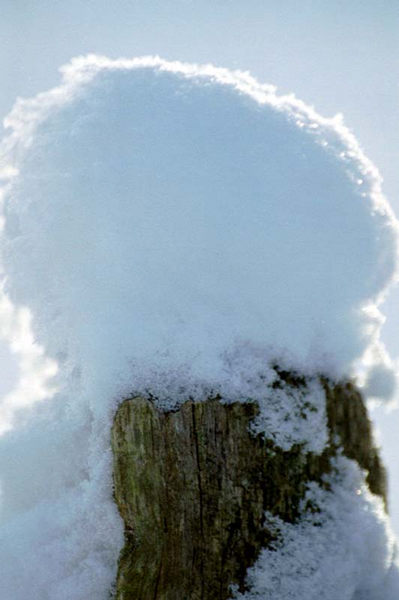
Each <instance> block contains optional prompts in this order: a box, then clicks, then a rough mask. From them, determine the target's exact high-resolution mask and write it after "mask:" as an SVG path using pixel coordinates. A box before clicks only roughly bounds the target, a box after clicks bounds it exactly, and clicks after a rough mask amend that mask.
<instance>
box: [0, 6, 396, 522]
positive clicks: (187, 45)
mask: <svg viewBox="0 0 399 600" xmlns="http://www.w3.org/2000/svg"><path fill="white" fill-rule="evenodd" d="M1 8H2V11H1V20H0V80H1V89H2V93H1V95H0V115H1V117H2V118H3V117H4V116H5V115H6V114H7V112H8V111H9V109H10V108H11V106H12V104H13V102H14V100H15V98H16V96H25V97H26V96H31V95H33V94H36V93H37V92H40V91H43V90H45V89H47V88H49V87H51V86H53V85H55V84H56V83H57V82H58V80H59V76H58V71H57V69H58V67H59V66H60V65H62V64H63V63H65V62H67V61H68V60H69V59H70V58H71V57H72V56H75V55H77V54H86V53H88V52H96V53H100V54H106V55H109V56H111V57H117V56H120V55H124V56H135V55H143V54H159V55H161V56H163V57H164V58H167V59H179V60H186V61H190V62H212V63H214V64H216V65H218V66H225V67H230V68H239V69H243V70H249V71H251V73H252V74H253V75H255V76H256V77H257V78H258V79H260V80H262V81H265V82H270V83H273V84H275V85H277V87H278V88H279V90H280V91H281V92H291V91H292V92H295V94H296V95H297V96H298V97H299V98H301V99H303V100H304V101H306V102H307V103H308V104H311V105H314V106H315V107H316V109H317V110H318V111H319V112H320V113H321V114H323V115H326V116H330V115H333V114H335V113H337V112H342V113H343V114H344V117H345V121H346V124H347V125H348V126H349V127H350V128H351V129H352V130H353V131H354V133H355V134H356V136H357V137H358V139H359V140H360V142H361V144H362V145H363V147H364V149H365V150H366V152H367V154H368V155H369V156H370V158H371V159H372V160H373V161H374V162H375V164H376V165H377V166H378V168H379V169H380V171H381V173H382V175H383V177H384V181H385V184H384V189H385V192H386V194H387V196H388V198H389V200H390V202H391V204H392V206H393V207H394V209H395V210H396V212H397V214H399V178H398V166H397V165H398V163H399V145H398V131H399V2H398V1H397V0H350V2H348V1H347V0H331V1H329V2H327V1H325V0H302V2H298V1H297V0H296V1H294V0H282V1H276V0H272V1H268V0H263V1H261V0H248V1H246V2H243V1H241V2H238V1H236V0H224V1H221V0H200V1H190V0H173V1H172V0H162V1H154V0H137V1H135V0H130V1H128V0H115V1H113V2H110V1H109V0H108V1H106V0H85V1H84V2H82V1H80V0H79V1H78V0H70V1H69V2H64V1H63V2H61V1H59V0H3V1H2V3H1ZM398 304H399V292H396V293H393V294H391V297H390V299H389V300H388V302H387V304H386V309H385V312H386V314H387V316H388V320H387V325H386V327H385V330H384V338H385V342H386V343H387V345H388V347H389V348H390V350H391V353H392V354H393V355H394V357H395V356H396V357H397V356H399V335H398V333H399V315H398ZM0 358H1V357H0ZM378 418H379V422H380V424H381V427H382V428H383V436H384V438H383V439H384V440H385V446H386V450H385V452H386V456H387V457H388V460H389V463H390V465H392V467H391V469H393V468H394V466H395V465H396V462H397V461H396V456H397V454H399V447H398V443H397V441H396V435H397V434H396V431H397V426H398V417H397V416H396V415H395V416H393V415H391V416H390V417H386V416H383V415H380V416H379V417H378ZM395 477H397V475H396V474H395V473H392V479H393V487H394V489H395V490H398V492H399V483H396V479H395ZM395 494H396V491H395ZM395 510H396V511H397V514H398V516H395V517H394V518H395V519H396V529H397V531H399V509H395ZM395 514H396V513H395Z"/></svg>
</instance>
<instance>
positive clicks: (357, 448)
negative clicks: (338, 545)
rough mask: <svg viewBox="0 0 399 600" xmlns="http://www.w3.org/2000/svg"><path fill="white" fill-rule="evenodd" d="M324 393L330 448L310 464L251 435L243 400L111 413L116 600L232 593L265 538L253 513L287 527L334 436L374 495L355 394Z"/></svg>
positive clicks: (137, 405)
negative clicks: (118, 544)
mask: <svg viewBox="0 0 399 600" xmlns="http://www.w3.org/2000/svg"><path fill="white" fill-rule="evenodd" d="M281 376H282V377H284V374H282V375H281ZM292 385H297V383H295V382H294V383H293V384H292ZM324 386H325V390H326V402H327V413H328V420H329V429H330V445H329V447H328V448H327V449H326V451H325V452H324V453H323V454H322V455H321V456H316V455H312V454H311V453H304V452H303V450H302V448H301V447H299V446H298V447H294V448H292V449H291V450H290V451H289V452H284V451H282V450H281V449H279V448H278V447H275V446H273V444H272V443H271V442H270V441H268V440H264V439H263V438H262V436H259V435H258V436H254V435H253V434H251V433H250V432H249V425H250V422H251V420H252V419H253V418H254V417H255V416H256V414H257V412H258V407H257V405H256V404H253V403H247V404H240V403H234V404H222V403H221V402H220V400H219V399H217V398H216V399H209V400H206V401H204V402H202V403H193V402H192V401H188V402H186V403H185V404H183V405H182V406H181V407H180V408H179V409H178V410H176V411H174V412H166V413H165V412H161V411H160V410H158V409H157V408H156V407H155V406H154V404H153V403H152V402H151V401H150V400H146V399H143V398H132V399H129V400H126V401H124V402H123V403H122V404H121V405H120V407H119V409H118V411H117V414H116V416H115V421H114V425H113V429H112V447H113V452H114V490H115V500H116V502H117V505H118V509H119V512H120V514H121V516H122V518H123V520H124V523H125V546H124V548H123V550H122V552H121V555H120V559H119V570H118V576H117V586H116V598H117V600H226V599H227V598H229V597H230V594H229V586H230V584H233V583H234V584H237V585H238V586H239V588H240V590H241V591H244V589H245V586H244V582H245V574H246V570H247V568H248V567H249V566H251V565H252V564H253V563H254V562H255V560H256V558H257V556H258V555H259V552H260V550H261V548H262V547H265V546H267V545H268V544H269V543H270V542H271V541H272V536H271V534H270V532H268V530H267V524H266V523H265V520H264V512H265V511H266V510H267V511H270V512H272V513H273V514H277V515H279V516H280V517H281V518H282V519H284V520H286V521H291V522H292V521H295V519H296V518H297V517H298V515H299V503H300V500H301V498H302V497H303V495H304V492H305V488H306V484H307V482H308V481H310V480H316V481H319V482H321V479H322V475H323V473H326V472H328V470H329V469H330V459H331V457H332V456H333V455H334V454H335V452H336V445H335V444H336V439H337V436H339V439H340V445H342V447H343V449H344V452H345V454H346V455H347V456H349V457H350V458H354V459H356V460H358V462H359V464H360V465H361V466H362V467H363V468H365V469H368V470H369V471H370V475H369V485H370V488H371V489H372V491H374V493H378V494H380V495H382V496H383V497H385V473H384V470H383V467H382V465H381V463H380V461H379V458H378V454H377V452H376V450H375V448H374V445H373V442H372V438H371V429H370V423H369V421H368V418H367V413H366V410H365V407H364V405H363V402H362V399H361V397H360V394H359V393H358V392H357V391H356V389H355V388H354V387H353V386H352V385H351V384H342V385H340V386H334V387H331V386H329V385H328V383H327V382H324ZM348 419H350V421H349V422H348Z"/></svg>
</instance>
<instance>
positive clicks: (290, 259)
mask: <svg viewBox="0 0 399 600" xmlns="http://www.w3.org/2000/svg"><path fill="white" fill-rule="evenodd" d="M63 77H64V79H63V82H62V84H61V85H60V87H58V88H55V89H54V90H51V91H49V92H46V93H43V94H40V95H39V96H37V97H36V98H34V99H32V100H22V101H18V102H17V104H16V106H15V108H14V110H13V111H12V113H11V114H10V116H9V117H8V118H7V120H6V123H5V124H6V126H7V127H8V128H9V129H10V133H9V135H8V137H7V138H6V139H5V140H4V142H3V145H2V148H1V155H2V162H3V166H2V169H1V177H2V178H3V180H4V186H3V191H2V205H3V235H2V268H3V275H4V277H3V294H4V298H3V300H2V302H3V305H4V307H6V308H5V309H4V311H2V317H1V318H2V320H3V321H4V322H7V323H8V324H9V323H10V315H12V320H13V323H14V322H15V323H14V325H13V326H10V325H8V328H9V329H10V330H8V329H7V327H6V326H5V325H3V326H2V327H3V329H4V330H7V331H6V337H8V339H13V340H14V343H15V347H16V350H15V351H17V352H19V354H20V356H21V361H20V369H21V381H20V385H19V387H18V389H17V390H16V392H15V393H14V395H12V394H11V395H8V396H7V397H6V398H5V399H4V402H3V403H2V405H1V406H0V427H1V429H2V431H3V432H5V433H4V435H3V438H2V440H1V443H0V446H1V454H0V473H1V480H2V490H3V496H2V513H1V527H0V562H1V564H2V573H1V576H0V584H1V589H2V590H7V597H8V598H10V599H11V600H22V598H23V599H24V600H25V598H26V597H27V596H29V597H30V598H32V600H46V599H51V600H66V599H68V600H69V599H70V598H73V599H74V600H87V598H99V599H104V600H105V599H106V598H107V594H108V590H109V588H110V586H111V584H112V581H113V579H114V576H115V568H116V561H117V557H118V551H119V548H120V547H121V545H122V541H123V540H122V525H121V523H120V520H119V517H118V515H117V514H116V510H115V507H114V505H113V502H112V497H111V474H110V471H111V467H110V448H109V429H110V422H111V418H112V414H113V412H114V409H115V406H116V403H117V401H118V399H120V398H122V397H123V396H124V395H127V394H129V393H143V392H146V393H152V394H153V395H154V396H155V397H156V398H157V399H158V402H159V404H160V405H161V406H166V407H168V406H170V405H171V403H172V402H173V403H176V402H179V401H181V400H185V399H187V397H188V396H189V395H190V396H193V397H195V398H197V399H200V398H201V397H204V395H205V394H206V393H208V392H210V391H212V392H215V391H217V390H223V395H224V397H226V396H227V397H230V398H231V399H236V398H243V396H245V397H248V396H251V397H255V398H258V400H259V401H260V402H261V403H262V402H263V404H265V399H264V387H262V386H265V387H266V386H267V385H269V384H271V383H272V379H271V378H272V369H271V368H270V367H271V365H272V364H273V363H276V362H277V363H278V364H281V365H284V367H285V368H290V369H297V370H300V371H302V372H303V373H306V374H309V375H310V376H311V375H314V374H315V373H317V372H320V371H323V372H324V373H325V374H327V375H330V376H332V377H334V376H342V375H346V374H349V373H351V372H352V371H353V368H354V365H355V364H356V362H357V361H359V360H360V359H361V357H362V356H363V355H364V354H365V353H368V354H369V355H371V354H372V348H373V347H374V346H379V347H380V346H381V344H380V342H379V329H380V326H381V315H380V313H379V312H378V308H377V306H378V304H379V302H380V301H381V299H382V297H383V294H384V293H385V290H386V289H387V286H388V285H389V283H390V281H391V280H392V278H393V276H394V271H395V268H396V243H397V224H396V221H395V219H394V217H393V215H392V212H391V210H390V208H389V206H388V204H387V203H386V201H385V199H384V197H383V196H382V194H381V190H380V179H379V176H378V173H377V172H376V170H375V168H374V167H373V165H372V164H371V163H370V162H369V161H368V160H367V159H366V158H365V157H364V155H363V154H362V152H361V150H360V148H359V146H358V144H357V142H356V140H355V139H354V138H353V136H352V135H351V134H350V133H349V132H348V130H347V129H346V128H345V127H344V126H343V124H342V122H341V120H340V119H339V118H335V119H332V120H328V119H324V118H322V117H320V116H319V115H317V114H316V113H315V112H314V111H313V110H312V109H310V108H309V107H307V106H305V105H304V104H303V103H301V102H299V101H298V100H296V99H295V98H294V97H292V96H288V97H287V96H286V97H279V96H278V95H277V94H276V92H275V90H274V88H272V87H271V86H265V85H260V84H259V83H257V82H256V81H255V80H254V79H252V78H251V77H250V76H249V75H248V74H244V73H232V72H229V71H226V70H223V69H216V68H214V67H211V66H205V67H199V66H195V65H183V64H180V63H167V62H165V61H162V60H161V59H158V58H144V59H134V60H116V61H112V60H108V59H106V58H103V57H96V56H89V57H86V58H78V59H75V60H73V61H72V62H71V64H70V65H68V66H67V67H65V68H64V69H63ZM26 307H28V310H27V309H26ZM31 319H32V324H31V325H30V320H31ZM29 336H34V341H33V339H30V338H29ZM15 340H16V341H15ZM24 340H25V342H24ZM375 355H377V353H375ZM380 355H383V353H382V354H381V352H380ZM237 365H240V366H239V367H237ZM370 366H372V367H373V368H375V370H374V375H373V377H372V378H371V380H370V381H371V383H370V385H372V387H376V386H374V383H372V382H373V381H374V380H375V379H376V377H377V376H378V373H381V372H382V367H381V369H380V370H379V371H378V367H379V365H378V364H373V365H370ZM380 366H381V365H380ZM385 366H386V365H385ZM35 373H36V378H35V376H34V375H33V374H35ZM25 375H26V377H25ZM24 377H25V379H24ZM377 378H378V377H377ZM260 382H262V383H260ZM55 388H56V389H57V391H56V392H55V391H54V390H55ZM50 397H51V401H49V398H50ZM46 398H47V401H46V402H44V401H42V402H41V403H40V402H38V400H40V399H41V400H44V399H46ZM291 401H292V399H290V398H289V397H288V396H287V395H286V394H284V393H283V392H281V393H279V395H275V398H274V401H273V411H274V412H273V414H274V415H275V418H274V419H273V420H272V421H271V422H268V421H267V419H266V420H265V419H264V420H263V421H262V420H261V421H260V423H261V425H259V426H263V427H264V429H265V430H266V433H267V432H268V428H269V429H270V427H272V428H275V427H277V428H278V427H279V423H283V422H284V426H283V425H282V426H281V427H284V431H283V430H281V431H277V432H274V433H275V436H276V439H277V440H279V439H281V440H282V442H281V443H282V444H285V445H286V446H287V445H289V443H294V442H295V441H298V440H301V441H303V442H305V443H306V442H308V443H309V447H312V448H315V449H318V451H320V448H322V446H323V444H324V440H325V429H324V427H323V423H324V420H323V419H324V417H323V411H322V410H320V411H319V413H318V415H317V416H315V417H314V421H313V422H312V423H311V425H310V426H309V428H308V429H307V430H304V429H303V428H302V429H300V430H298V428H297V427H296V424H295V423H293V424H291V425H290V424H288V425H287V420H288V421H289V418H292V419H295V410H294V414H293V415H291V417H290V410H289V407H290V406H294V409H295V403H294V404H290V402H291ZM313 401H314V403H315V404H316V405H317V403H318V392H317V390H315V391H314V398H313ZM266 404H267V402H266ZM268 408H269V409H270V408H271V407H270V406H269V407H268V406H266V413H267V409H268ZM266 413H265V414H266ZM282 417H284V418H282ZM286 417H287V418H286ZM262 424H263V425H262ZM315 431H320V433H319V439H316V438H317V436H316V437H315ZM270 435H271V433H270ZM286 446H285V447H286ZM27 474H28V476H27ZM331 600H332V599H331ZM334 600H336V599H334Z"/></svg>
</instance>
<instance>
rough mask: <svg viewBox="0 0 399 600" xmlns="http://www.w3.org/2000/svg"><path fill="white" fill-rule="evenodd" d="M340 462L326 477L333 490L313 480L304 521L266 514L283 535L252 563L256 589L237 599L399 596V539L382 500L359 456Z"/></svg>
mask: <svg viewBox="0 0 399 600" xmlns="http://www.w3.org/2000/svg"><path fill="white" fill-rule="evenodd" d="M334 466H335V468H336V472H333V473H332V474H331V475H330V476H328V477H326V483H327V484H329V486H330V487H331V489H330V490H327V489H323V488H322V487H321V486H320V485H318V484H316V483H314V482H313V483H311V484H310V485H309V487H308V491H307V494H306V496H305V498H304V500H303V505H304V507H303V509H302V510H303V514H302V517H301V519H300V521H299V523H296V524H291V523H285V522H283V521H281V520H280V519H279V518H277V517H273V515H268V517H269V518H268V526H269V527H270V529H271V530H272V531H274V532H276V534H277V541H276V542H274V547H273V548H270V549H266V550H263V551H262V554H261V556H260V557H259V559H258V561H257V563H256V564H255V566H254V567H252V568H250V569H249V572H248V576H247V584H248V585H249V587H250V588H251V589H250V591H249V592H247V593H244V594H240V593H239V592H238V590H237V589H236V590H235V594H234V598H235V599H236V600H244V599H245V600H275V599H276V598H283V599H284V600H297V599H298V598H301V599H302V598H303V599H305V598H306V599H307V600H336V599H337V598H339V600H396V599H397V598H398V596H399V570H398V567H397V563H396V560H397V559H396V544H395V541H394V538H393V534H392V532H391V530H390V528H389V526H388V525H387V523H386V517H385V514H384V509H383V506H382V501H381V499H379V498H377V496H373V495H372V494H371V493H370V491H369V489H368V487H367V485H366V484H365V478H364V474H363V473H362V472H361V471H360V469H359V467H358V466H357V464H356V463H355V462H354V461H350V460H349V459H347V458H345V457H343V456H339V457H338V459H337V460H336V462H335V465H334ZM309 503H310V505H311V507H312V509H310V510H309V509H306V508H305V506H306V505H307V504H309ZM317 509H319V510H317Z"/></svg>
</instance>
